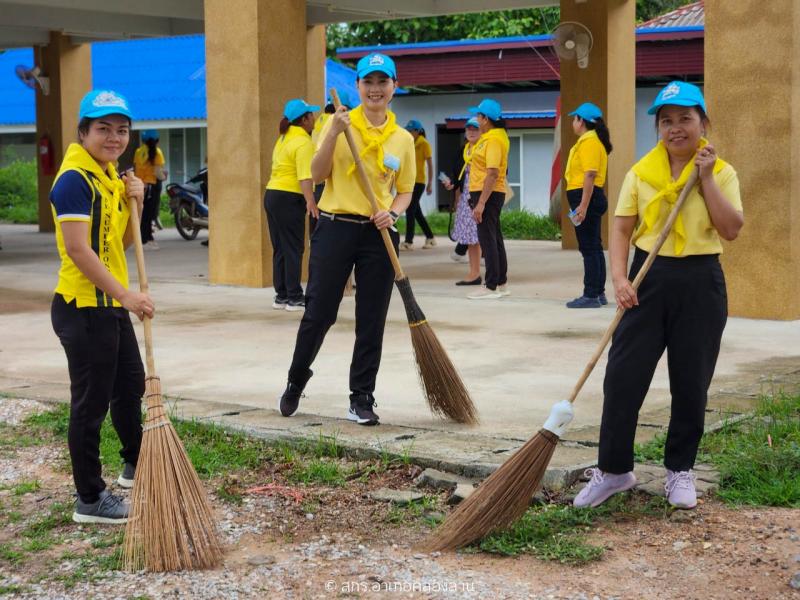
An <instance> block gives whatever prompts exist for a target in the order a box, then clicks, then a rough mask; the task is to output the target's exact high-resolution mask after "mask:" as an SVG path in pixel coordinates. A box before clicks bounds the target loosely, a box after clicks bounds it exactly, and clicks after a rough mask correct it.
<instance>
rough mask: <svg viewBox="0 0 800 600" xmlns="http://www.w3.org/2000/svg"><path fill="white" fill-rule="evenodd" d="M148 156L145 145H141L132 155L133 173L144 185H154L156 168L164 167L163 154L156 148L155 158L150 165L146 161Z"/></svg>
mask: <svg viewBox="0 0 800 600" xmlns="http://www.w3.org/2000/svg"><path fill="white" fill-rule="evenodd" d="M148 156H149V148H148V147H147V144H142V145H141V146H139V147H138V148H137V149H136V152H135V153H134V155H133V173H134V175H136V176H137V177H138V178H139V179H141V180H142V181H144V182H145V183H149V184H155V183H158V177H156V166H164V163H165V161H164V154H163V153H162V152H161V148H156V157H155V159H153V162H152V163H151V162H150V161H149V160H147V157H148Z"/></svg>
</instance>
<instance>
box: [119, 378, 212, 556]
mask: <svg viewBox="0 0 800 600" xmlns="http://www.w3.org/2000/svg"><path fill="white" fill-rule="evenodd" d="M146 395H147V419H146V420H145V425H144V434H143V436H142V447H141V450H140V452H139V460H138V462H137V465H136V477H135V479H134V484H133V491H132V493H131V508H130V517H129V519H128V524H127V526H126V528H125V540H124V543H123V554H122V566H123V568H124V569H125V570H128V571H136V570H139V569H142V568H144V569H145V570H146V571H177V570H184V569H208V568H213V567H216V566H218V565H219V564H221V562H222V548H221V546H220V543H219V541H218V539H217V529H216V525H215V522H214V518H213V513H212V511H211V506H210V505H209V503H208V499H207V497H206V493H205V489H204V488H203V484H202V483H201V482H200V479H199V477H198V476H197V472H196V471H195V469H194V466H193V465H192V463H191V461H190V460H189V457H188V455H187V454H186V450H185V449H184V447H183V444H182V443H181V441H180V438H179V437H178V434H177V432H176V431H175V428H174V427H173V426H172V422H171V421H170V419H169V416H168V415H167V413H166V410H164V405H163V404H162V398H161V383H160V381H159V379H158V377H153V376H151V377H148V378H147V385H146Z"/></svg>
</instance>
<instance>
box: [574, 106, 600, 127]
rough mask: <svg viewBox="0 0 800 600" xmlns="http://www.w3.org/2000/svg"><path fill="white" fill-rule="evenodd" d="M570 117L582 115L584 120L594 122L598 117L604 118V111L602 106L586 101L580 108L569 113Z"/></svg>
mask: <svg viewBox="0 0 800 600" xmlns="http://www.w3.org/2000/svg"><path fill="white" fill-rule="evenodd" d="M569 116H570V117H580V118H581V119H583V120H584V121H589V123H594V122H595V121H597V119H602V118H603V111H602V110H600V107H599V106H597V105H596V104H592V103H591V102H584V103H583V104H581V105H580V106H579V107H578V108H576V109H575V110H573V111H572V112H571V113H569Z"/></svg>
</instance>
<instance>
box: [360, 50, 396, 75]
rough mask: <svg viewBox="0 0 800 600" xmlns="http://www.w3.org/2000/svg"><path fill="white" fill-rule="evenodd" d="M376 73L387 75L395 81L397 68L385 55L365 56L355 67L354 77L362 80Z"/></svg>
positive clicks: (375, 53) (373, 54)
mask: <svg viewBox="0 0 800 600" xmlns="http://www.w3.org/2000/svg"><path fill="white" fill-rule="evenodd" d="M376 71H377V72H378V73H383V74H385V75H388V76H389V77H391V78H392V79H397V67H395V66H394V61H393V60H392V59H391V58H389V57H388V56H386V55H385V54H378V53H377V52H373V53H372V54H367V55H366V56H365V57H363V58H362V59H361V60H359V61H358V64H357V65H356V77H358V78H359V79H364V77H366V76H367V75H369V74H370V73H375V72H376Z"/></svg>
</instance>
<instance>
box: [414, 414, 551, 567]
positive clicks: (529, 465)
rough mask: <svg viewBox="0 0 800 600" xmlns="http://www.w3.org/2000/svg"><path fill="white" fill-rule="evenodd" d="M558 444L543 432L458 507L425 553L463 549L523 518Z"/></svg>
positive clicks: (432, 539) (429, 541)
mask: <svg viewBox="0 0 800 600" xmlns="http://www.w3.org/2000/svg"><path fill="white" fill-rule="evenodd" d="M557 443H558V436H557V435H555V434H554V433H551V432H550V431H547V430H546V429H541V430H540V431H539V432H538V433H537V434H536V435H535V436H533V437H532V438H531V439H530V440H528V442H526V444H525V445H524V446H522V448H520V449H519V450H517V452H516V453H514V455H513V456H512V457H511V458H509V459H508V460H507V461H506V462H504V463H503V464H502V465H501V466H500V468H499V469H497V470H496V471H495V472H494V473H492V474H491V475H490V476H489V477H488V478H487V479H486V480H485V481H484V482H483V483H482V484H481V485H480V486H479V487H478V489H476V490H475V491H474V492H473V493H472V495H470V496H469V498H467V499H466V500H464V501H462V502H461V504H459V505H458V507H457V508H456V509H455V510H454V511H453V512H452V513H451V514H450V516H449V517H448V518H447V519H446V520H445V522H444V523H442V525H441V526H440V527H439V528H438V529H437V530H436V532H435V533H434V534H433V536H432V537H431V538H430V539H428V540H427V541H426V542H425V543H424V544H423V549H424V550H426V551H428V552H433V551H435V550H451V549H455V548H459V547H461V546H465V545H467V544H470V543H472V542H474V541H476V540H479V539H481V538H483V537H485V536H486V535H488V534H489V533H491V532H492V531H495V530H498V529H502V528H504V527H507V526H508V525H510V524H511V523H513V522H514V521H516V520H517V519H518V518H520V517H521V516H522V515H523V514H524V513H525V511H526V510H527V509H528V506H529V505H530V501H531V498H533V495H534V494H535V493H536V490H537V489H538V488H539V486H540V485H541V483H542V478H543V477H544V474H545V472H546V471H547V465H548V464H550V459H551V458H552V456H553V452H554V451H555V449H556V444H557Z"/></svg>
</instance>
